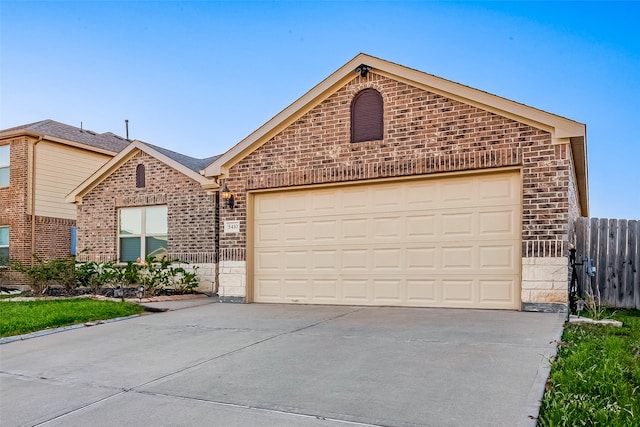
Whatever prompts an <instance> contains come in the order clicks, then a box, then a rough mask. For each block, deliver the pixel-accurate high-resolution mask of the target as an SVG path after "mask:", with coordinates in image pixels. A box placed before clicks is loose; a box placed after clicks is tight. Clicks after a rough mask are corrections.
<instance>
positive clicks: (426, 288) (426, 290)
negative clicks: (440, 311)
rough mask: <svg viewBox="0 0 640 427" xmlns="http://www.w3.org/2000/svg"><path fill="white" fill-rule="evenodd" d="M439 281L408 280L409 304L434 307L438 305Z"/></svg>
mask: <svg viewBox="0 0 640 427" xmlns="http://www.w3.org/2000/svg"><path fill="white" fill-rule="evenodd" d="M437 295H438V293H437V281H436V280H434V279H426V278H424V279H420V278H418V279H407V302H408V303H409V304H412V305H427V306H434V305H437V303H438V299H439V298H438V297H437Z"/></svg>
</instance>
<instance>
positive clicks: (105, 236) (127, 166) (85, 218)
mask: <svg viewBox="0 0 640 427" xmlns="http://www.w3.org/2000/svg"><path fill="white" fill-rule="evenodd" d="M138 164H144V165H145V171H146V186H145V187H144V188H136V167H137V165H138ZM160 204H162V205H165V204H166V205H167V215H168V218H167V222H168V224H167V225H168V241H167V246H168V251H169V253H170V255H171V254H174V255H177V256H179V257H180V258H181V259H182V260H184V261H188V262H201V263H212V262H215V249H216V247H215V245H216V237H215V221H216V207H215V197H214V195H212V194H207V193H206V191H205V190H203V189H202V187H201V185H200V184H199V183H197V182H195V181H193V180H192V179H191V178H189V177H187V176H186V175H183V174H182V173H180V172H178V171H176V170H175V169H173V168H171V167H169V166H167V165H166V164H164V163H162V162H160V161H159V160H157V159H155V158H154V157H151V156H149V155H147V154H146V153H143V152H139V153H137V154H136V155H135V156H134V157H132V158H131V159H130V160H128V161H127V162H125V163H124V164H123V165H122V166H121V167H120V168H118V169H117V170H116V171H115V172H113V173H112V174H111V175H110V176H109V177H108V178H106V179H105V180H104V181H102V182H101V183H100V184H98V185H97V186H96V187H95V188H94V189H92V190H91V191H90V192H88V193H87V194H86V195H85V196H84V197H83V201H82V204H81V205H78V221H77V227H78V232H77V233H78V234H77V235H78V240H77V244H78V246H77V249H78V252H80V251H81V250H83V249H86V252H85V253H83V254H82V256H81V257H79V258H81V259H83V260H87V261H100V262H102V261H109V260H116V259H117V221H118V219H117V213H118V208H122V207H133V206H149V205H160Z"/></svg>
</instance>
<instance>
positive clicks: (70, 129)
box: [0, 119, 220, 173]
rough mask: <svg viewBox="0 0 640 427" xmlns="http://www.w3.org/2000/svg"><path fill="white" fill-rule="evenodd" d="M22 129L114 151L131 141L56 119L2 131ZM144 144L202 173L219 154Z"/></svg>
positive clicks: (0, 131) (2, 131) (119, 149)
mask: <svg viewBox="0 0 640 427" xmlns="http://www.w3.org/2000/svg"><path fill="white" fill-rule="evenodd" d="M21 130H29V131H32V132H37V133H41V134H43V135H48V136H52V137H56V138H62V139H66V140H68V141H74V142H79V143H81V144H85V145H89V146H91V147H96V148H101V149H104V150H109V151H113V152H120V151H122V150H123V149H124V148H125V147H126V146H127V145H129V143H130V141H127V140H126V139H125V138H123V137H121V136H118V135H116V134H114V133H112V132H105V133H96V132H94V131H91V130H88V129H80V128H77V127H75V126H70V125H67V124H64V123H60V122H56V121H55V120H49V119H47V120H41V121H39V122H35V123H29V124H26V125H22V126H16V127H12V128H9V129H2V130H0V133H5V132H14V131H21ZM143 144H145V145H147V146H149V147H151V148H153V149H154V150H156V151H158V152H160V153H162V154H164V155H165V156H167V157H169V158H170V159H173V160H175V161H176V162H178V163H180V164H181V165H183V166H185V167H187V168H189V169H191V170H193V171H195V172H198V173H200V171H201V170H203V169H205V168H206V167H207V166H209V165H210V164H211V163H213V161H214V160H215V159H217V158H218V157H220V156H219V155H218V156H213V157H207V158H205V159H196V158H194V157H189V156H186V155H184V154H180V153H176V152H175V151H171V150H167V149H166V148H162V147H158V146H157V145H153V144H148V143H146V142H143Z"/></svg>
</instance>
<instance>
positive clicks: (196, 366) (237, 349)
mask: <svg viewBox="0 0 640 427" xmlns="http://www.w3.org/2000/svg"><path fill="white" fill-rule="evenodd" d="M363 309H364V308H360V309H355V310H351V311H349V312H348V313H343V314H340V315H337V316H333V317H331V318H328V319H323V320H320V321H318V322H314V323H312V324H310V325H306V326H302V327H300V328H297V329H293V330H290V331H284V332H281V333H279V334H275V335H272V336H270V337H267V338H264V339H261V340H258V341H256V342H253V343H251V344H247V345H245V346H242V347H239V348H236V349H233V350H231V351H228V352H226V353H223V354H219V355H217V356H215V357H212V358H210V359H206V360H203V361H201V362H198V363H196V364H193V365H191V366H187V367H186V368H183V369H180V370H177V371H174V372H171V373H168V374H166V375H163V376H161V377H158V378H155V379H153V380H150V381H147V382H145V383H143V384H138V385H137V386H134V387H131V390H133V389H136V388H138V387H144V386H147V385H150V384H153V383H154V382H157V381H160V380H163V379H166V378H169V377H171V376H174V375H177V374H181V373H184V372H188V371H190V370H192V369H196V368H198V367H200V366H201V365H204V364H205V363H209V362H213V361H214V360H217V359H221V358H223V357H226V356H229V355H231V354H235V353H238V352H240V351H243V350H246V349H248V348H251V347H254V346H256V345H259V344H262V343H264V342H267V341H270V340H273V339H276V338H279V337H282V336H284V335H289V334H295V333H297V332H300V331H302V330H305V329H308V328H312V327H314V326H317V325H319V324H322V323H324V322H329V321H331V320H335V319H338V318H340V317H343V316H346V315H347V314H351V313H355V312H357V311H360V310H363Z"/></svg>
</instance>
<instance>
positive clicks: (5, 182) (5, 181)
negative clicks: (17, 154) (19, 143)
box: [0, 145, 10, 187]
mask: <svg viewBox="0 0 640 427" xmlns="http://www.w3.org/2000/svg"><path fill="white" fill-rule="evenodd" d="M9 150H10V148H9V146H8V145H2V146H0V187H8V186H9V163H10V161H9V155H10V151H9Z"/></svg>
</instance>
